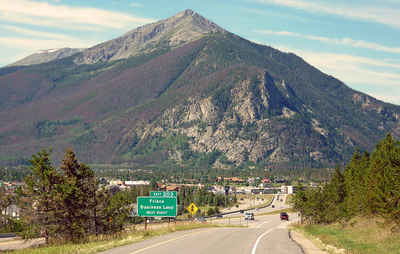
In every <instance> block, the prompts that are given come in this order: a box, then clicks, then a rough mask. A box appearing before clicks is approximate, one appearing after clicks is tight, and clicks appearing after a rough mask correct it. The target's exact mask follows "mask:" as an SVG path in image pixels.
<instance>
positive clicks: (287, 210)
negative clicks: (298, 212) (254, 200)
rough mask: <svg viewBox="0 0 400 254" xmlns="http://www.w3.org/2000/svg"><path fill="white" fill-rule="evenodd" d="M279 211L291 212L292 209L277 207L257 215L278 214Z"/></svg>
mask: <svg viewBox="0 0 400 254" xmlns="http://www.w3.org/2000/svg"><path fill="white" fill-rule="evenodd" d="M281 212H287V213H291V212H293V209H292V208H285V209H279V210H275V211H271V212H265V213H260V214H258V215H273V214H280V213H281Z"/></svg>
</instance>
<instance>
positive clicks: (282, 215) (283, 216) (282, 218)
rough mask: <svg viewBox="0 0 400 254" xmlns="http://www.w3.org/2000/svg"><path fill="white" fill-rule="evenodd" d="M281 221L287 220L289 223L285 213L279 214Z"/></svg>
mask: <svg viewBox="0 0 400 254" xmlns="http://www.w3.org/2000/svg"><path fill="white" fill-rule="evenodd" d="M280 217H281V220H287V221H289V215H288V214H287V213H286V212H281V215H280Z"/></svg>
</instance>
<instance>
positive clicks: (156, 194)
mask: <svg viewBox="0 0 400 254" xmlns="http://www.w3.org/2000/svg"><path fill="white" fill-rule="evenodd" d="M177 196H178V194H177V192H176V191H150V197H177Z"/></svg>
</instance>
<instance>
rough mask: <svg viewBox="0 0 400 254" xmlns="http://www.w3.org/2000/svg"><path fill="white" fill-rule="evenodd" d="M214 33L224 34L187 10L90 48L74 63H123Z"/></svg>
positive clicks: (204, 19) (215, 25)
mask: <svg viewBox="0 0 400 254" xmlns="http://www.w3.org/2000/svg"><path fill="white" fill-rule="evenodd" d="M217 32H220V33H225V32H226V31H225V30H224V29H222V28H221V27H219V26H218V25H217V24H215V23H214V22H212V21H210V20H208V19H206V18H204V17H203V16H201V15H200V14H198V13H196V12H195V11H193V10H190V9H187V10H184V11H182V12H179V13H177V14H176V15H174V16H172V17H170V18H167V19H164V20H160V21H158V22H155V23H152V24H148V25H144V26H141V27H138V28H136V29H134V30H131V31H129V32H127V33H126V34H124V35H123V36H121V37H119V38H116V39H114V40H111V41H108V42H105V43H102V44H99V45H96V46H94V47H92V48H89V49H87V50H85V51H84V52H83V54H82V56H81V57H78V58H77V59H76V60H75V62H76V63H78V64H93V63H97V62H106V61H113V60H119V59H125V58H128V57H132V56H135V55H138V54H143V53H148V52H151V51H152V50H154V48H156V47H158V46H160V45H161V44H162V45H163V46H167V47H170V48H176V47H180V46H182V45H184V44H187V43H190V42H192V41H195V40H198V39H200V38H201V37H203V36H205V35H207V34H210V33H217Z"/></svg>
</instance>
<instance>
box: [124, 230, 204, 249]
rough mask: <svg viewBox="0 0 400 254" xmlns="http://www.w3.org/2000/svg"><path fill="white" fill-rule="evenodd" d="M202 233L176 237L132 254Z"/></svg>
mask: <svg viewBox="0 0 400 254" xmlns="http://www.w3.org/2000/svg"><path fill="white" fill-rule="evenodd" d="M202 232H203V230H202V231H199V232H193V233H189V234H185V235H183V236H179V237H175V238H172V239H169V240H166V241H163V242H159V243H156V244H153V245H150V246H148V247H145V248H143V249H139V250H135V251H134V252H131V253H130V254H136V253H140V252H143V251H145V250H148V249H152V248H155V247H158V246H160V245H163V244H166V243H170V242H173V241H176V240H180V239H183V238H186V237H188V236H192V235H196V234H200V233H202Z"/></svg>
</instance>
